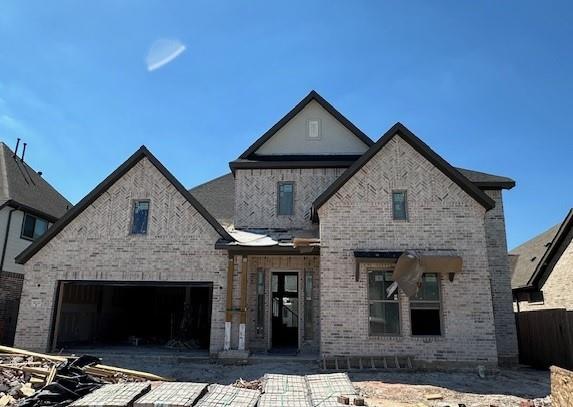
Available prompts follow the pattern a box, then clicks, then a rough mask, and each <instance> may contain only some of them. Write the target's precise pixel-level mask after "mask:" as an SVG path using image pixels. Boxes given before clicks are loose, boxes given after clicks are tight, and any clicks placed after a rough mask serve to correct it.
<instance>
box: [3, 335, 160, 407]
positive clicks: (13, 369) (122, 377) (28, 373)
mask: <svg viewBox="0 0 573 407" xmlns="http://www.w3.org/2000/svg"><path fill="white" fill-rule="evenodd" d="M0 353H3V354H2V355H0V406H12V405H18V406H22V407H37V406H58V407H59V406H67V405H70V404H71V403H72V402H74V401H75V400H78V399H80V398H82V397H83V396H85V395H87V394H90V393H92V392H93V391H95V390H97V389H99V388H101V387H102V386H104V385H106V384H109V383H126V382H142V381H148V380H163V381H165V380H167V379H165V378H162V377H159V376H156V375H153V374H149V373H145V372H138V371H133V370H127V369H120V368H115V367H112V366H105V365H101V364H100V359H98V358H95V357H92V356H80V357H69V358H66V357H63V356H54V355H46V354H42V353H35V352H29V351H25V350H23V349H16V348H9V347H5V346H0Z"/></svg>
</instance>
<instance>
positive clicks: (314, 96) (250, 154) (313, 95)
mask: <svg viewBox="0 0 573 407" xmlns="http://www.w3.org/2000/svg"><path fill="white" fill-rule="evenodd" d="M313 100H314V101H316V102H317V103H318V104H319V105H320V106H321V107H322V108H323V109H324V110H326V111H327V112H328V113H330V114H331V115H332V116H334V118H335V119H336V120H338V121H339V122H340V123H341V124H342V125H343V126H344V127H346V128H347V129H348V130H349V131H350V132H351V133H352V134H354V135H355V136H356V137H358V138H359V139H360V140H361V141H362V142H363V143H364V144H366V145H367V146H371V145H372V144H374V142H373V141H372V139H370V137H368V136H367V135H366V134H364V133H363V132H362V131H361V130H360V129H359V128H358V127H356V126H355V125H354V124H352V123H351V122H350V120H348V119H347V118H346V117H344V116H343V115H342V113H340V112H339V111H338V110H336V109H335V108H334V106H332V105H331V104H330V103H328V102H327V101H326V100H325V99H324V98H323V97H322V96H320V95H319V94H318V92H316V91H315V90H312V91H310V93H309V94H308V95H306V96H305V97H304V99H302V100H301V101H300V102H299V103H298V104H297V105H296V106H295V107H294V108H293V109H292V110H291V111H290V112H288V113H287V114H286V115H285V116H284V117H283V118H282V119H280V120H279V121H278V122H277V123H276V124H275V125H274V126H273V127H271V128H270V129H269V130H267V132H266V133H264V134H263V135H262V136H261V137H259V138H258V139H257V140H256V141H255V142H254V143H253V144H251V146H250V147H249V148H247V149H246V150H245V151H244V152H243V154H241V155H240V156H239V159H242V160H246V159H253V158H254V157H255V152H256V151H257V150H258V149H259V147H261V146H262V145H263V144H265V143H266V142H267V141H268V140H269V139H270V138H271V137H272V136H274V135H275V134H276V133H277V132H278V131H279V130H280V129H281V128H282V127H283V126H284V125H285V124H287V123H288V122H289V121H290V120H291V119H292V118H294V117H295V116H296V115H297V114H299V113H300V112H301V111H302V109H304V108H305V106H306V105H308V104H309V103H310V102H311V101H313Z"/></svg>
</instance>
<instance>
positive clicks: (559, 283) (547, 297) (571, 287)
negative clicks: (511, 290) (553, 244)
mask: <svg viewBox="0 0 573 407" xmlns="http://www.w3.org/2000/svg"><path fill="white" fill-rule="evenodd" d="M572 239H573V229H571V231H570V232H569V234H568V236H566V238H565V241H564V243H563V244H562V245H561V247H560V248H559V250H558V251H557V253H556V256H555V257H554V258H558V259H557V260H553V261H551V262H550V263H549V264H548V266H547V267H548V268H551V267H552V268H553V270H552V271H551V274H550V275H549V277H548V278H547V281H545V283H544V284H543V285H542V287H541V291H543V302H542V303H541V302H539V303H528V302H526V301H520V302H519V309H520V311H535V310H540V309H551V308H565V309H567V310H569V311H573V240H572Z"/></svg>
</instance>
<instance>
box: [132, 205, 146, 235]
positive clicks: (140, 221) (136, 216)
mask: <svg viewBox="0 0 573 407" xmlns="http://www.w3.org/2000/svg"><path fill="white" fill-rule="evenodd" d="M148 219H149V201H135V202H134V203H133V217H132V219H131V234H133V235H144V234H146V233H147V223H148Z"/></svg>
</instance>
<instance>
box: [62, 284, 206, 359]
mask: <svg viewBox="0 0 573 407" xmlns="http://www.w3.org/2000/svg"><path fill="white" fill-rule="evenodd" d="M58 291H59V292H58V303H57V304H58V305H57V307H56V311H55V312H56V314H55V318H54V333H53V343H54V345H55V346H54V348H56V349H61V348H70V347H78V346H120V345H121V346H138V347H142V346H146V347H163V348H171V349H177V350H194V349H208V348H209V337H210V328H211V303H212V285H211V284H207V283H193V284H177V283H175V284H174V283H170V284H150V283H129V284H128V283H120V282H116V283H113V282H109V283H87V282H60V287H59V290H58Z"/></svg>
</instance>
